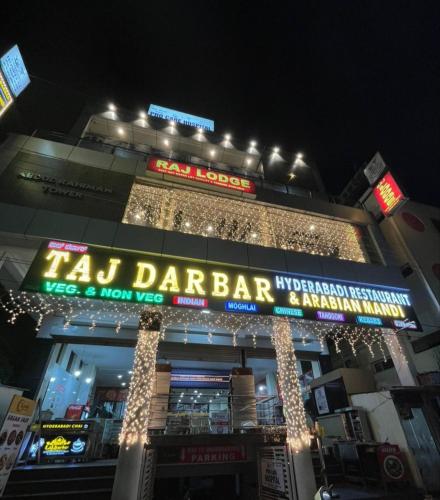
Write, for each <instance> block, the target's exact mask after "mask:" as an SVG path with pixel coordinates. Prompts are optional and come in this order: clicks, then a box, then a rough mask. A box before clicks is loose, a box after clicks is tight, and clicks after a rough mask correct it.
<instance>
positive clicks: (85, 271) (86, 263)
mask: <svg viewBox="0 0 440 500" xmlns="http://www.w3.org/2000/svg"><path fill="white" fill-rule="evenodd" d="M66 280H69V281H83V282H84V283H88V282H89V281H90V255H87V254H84V255H82V256H81V258H80V259H79V260H78V262H77V263H76V264H75V266H74V267H73V269H72V270H71V271H70V273H69V274H67V275H66Z"/></svg>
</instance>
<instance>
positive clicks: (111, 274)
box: [96, 259, 121, 285]
mask: <svg viewBox="0 0 440 500" xmlns="http://www.w3.org/2000/svg"><path fill="white" fill-rule="evenodd" d="M109 263H110V265H109V268H108V271H107V276H106V275H105V273H104V271H99V272H98V274H97V275H96V281H97V282H98V283H99V284H100V285H108V284H109V283H111V282H112V281H113V280H114V279H115V276H116V271H117V270H118V266H119V264H120V263H121V259H109Z"/></svg>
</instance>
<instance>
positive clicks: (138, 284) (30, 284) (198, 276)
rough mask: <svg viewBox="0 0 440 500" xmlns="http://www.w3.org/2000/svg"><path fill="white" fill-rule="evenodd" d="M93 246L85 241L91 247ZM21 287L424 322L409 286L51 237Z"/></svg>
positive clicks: (341, 319)
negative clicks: (420, 318) (129, 249)
mask: <svg viewBox="0 0 440 500" xmlns="http://www.w3.org/2000/svg"><path fill="white" fill-rule="evenodd" d="M84 247H86V248H84ZM22 290H26V291H29V292H40V293H46V294H51V295H59V296H69V297H85V298H91V299H101V300H114V301H125V302H136V303H141V304H158V305H167V306H173V307H185V308H194V309H200V308H203V309H212V310H216V311H225V310H226V311H229V312H231V314H242V313H244V314H263V315H278V316H280V315H281V316H288V317H297V318H303V319H309V320H315V321H329V322H338V323H352V324H368V325H375V326H376V325H377V326H379V324H378V322H377V320H375V319H371V320H370V319H366V318H380V319H381V321H382V326H384V327H387V326H388V327H392V328H394V327H395V326H396V323H395V321H404V320H405V319H407V320H408V321H413V322H415V323H416V324H417V319H416V317H415V314H414V311H413V308H412V304H411V298H410V296H409V292H408V290H407V289H404V288H394V287H384V286H377V285H370V284H365V283H357V282H350V281H342V280H336V279H335V280H333V279H328V278H319V277H316V276H314V277H308V276H305V275H301V274H289V273H278V272H269V271H259V270H257V269H251V268H243V267H238V266H237V267H236V266H224V265H221V264H214V263H206V262H197V261H193V260H190V259H181V258H171V257H163V256H158V255H153V254H147V253H140V252H139V253H138V252H129V251H123V250H118V251H116V250H110V249H105V248H101V247H95V246H91V245H76V244H65V242H53V241H47V242H45V243H43V245H42V246H41V248H40V250H39V252H38V253H37V256H36V257H35V259H34V261H33V263H32V265H31V267H30V269H29V272H28V274H27V275H26V277H25V279H24V281H23V284H22Z"/></svg>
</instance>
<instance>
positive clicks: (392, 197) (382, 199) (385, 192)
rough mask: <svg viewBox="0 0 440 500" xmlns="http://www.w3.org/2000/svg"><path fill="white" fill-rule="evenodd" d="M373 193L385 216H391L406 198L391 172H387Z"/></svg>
mask: <svg viewBox="0 0 440 500" xmlns="http://www.w3.org/2000/svg"><path fill="white" fill-rule="evenodd" d="M373 193H374V197H375V198H376V201H377V202H378V203H379V206H380V210H381V212H382V213H383V214H384V215H385V216H388V215H391V214H392V213H393V212H394V210H395V209H396V208H397V207H398V206H399V205H400V204H401V203H402V202H403V201H404V200H405V196H404V195H403V193H402V191H401V189H400V188H399V186H398V185H397V182H396V181H395V180H394V177H393V176H392V175H391V173H390V172H387V173H386V174H385V175H384V176H383V177H382V179H381V180H380V181H379V182H378V183H377V185H376V187H375V188H374V190H373Z"/></svg>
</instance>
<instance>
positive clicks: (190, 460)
mask: <svg viewBox="0 0 440 500" xmlns="http://www.w3.org/2000/svg"><path fill="white" fill-rule="evenodd" d="M241 460H246V448H245V447H244V446H240V445H230V446H184V447H183V448H181V452H180V460H179V461H180V463H184V464H212V463H219V462H238V461H241Z"/></svg>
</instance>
